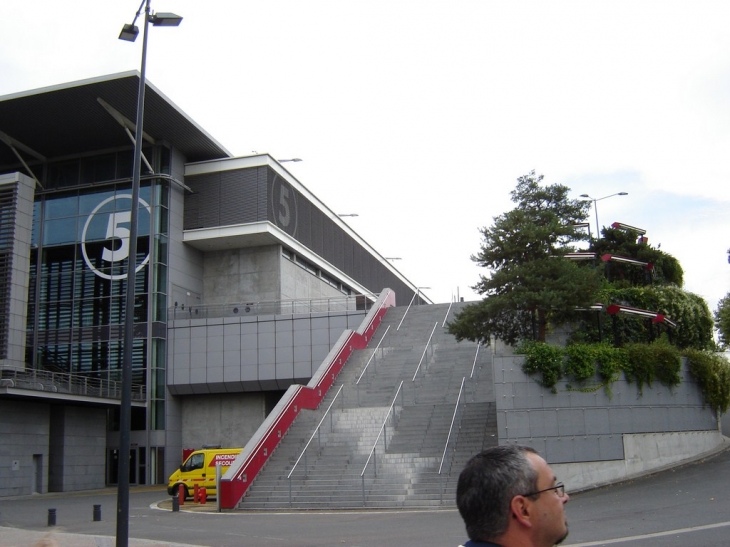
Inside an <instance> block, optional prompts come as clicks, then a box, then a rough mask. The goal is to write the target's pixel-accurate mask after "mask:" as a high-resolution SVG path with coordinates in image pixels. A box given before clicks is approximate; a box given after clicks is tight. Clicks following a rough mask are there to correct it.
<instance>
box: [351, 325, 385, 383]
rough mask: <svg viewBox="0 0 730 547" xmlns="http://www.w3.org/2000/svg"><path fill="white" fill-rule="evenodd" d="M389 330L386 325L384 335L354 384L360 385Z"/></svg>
mask: <svg viewBox="0 0 730 547" xmlns="http://www.w3.org/2000/svg"><path fill="white" fill-rule="evenodd" d="M389 330H390V325H388V328H387V329H385V333H384V334H383V336H382V338H381V339H380V342H378V345H377V346H375V350H374V351H373V354H372V355H371V356H370V359H368V362H367V363H366V364H365V367H364V368H363V369H362V372H361V373H360V376H359V377H358V379H357V381H356V382H355V384H359V383H360V380H362V377H363V376H364V375H365V371H366V370H367V369H368V367H369V366H370V361H372V360H373V358H374V357H375V353H376V352H377V351H378V349H379V348H380V344H382V343H383V340H385V337H386V335H387V334H388V331H389Z"/></svg>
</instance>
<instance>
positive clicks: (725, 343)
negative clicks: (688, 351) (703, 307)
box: [715, 251, 730, 349]
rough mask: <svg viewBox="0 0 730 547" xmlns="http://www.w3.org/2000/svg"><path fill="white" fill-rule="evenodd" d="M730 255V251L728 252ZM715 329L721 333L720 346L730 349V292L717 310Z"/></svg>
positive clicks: (718, 305)
mask: <svg viewBox="0 0 730 547" xmlns="http://www.w3.org/2000/svg"><path fill="white" fill-rule="evenodd" d="M728 254H730V251H728ZM715 327H717V330H718V332H719V333H720V336H719V338H720V345H721V346H722V347H723V348H724V349H729V348H730V292H729V293H727V294H726V295H725V298H722V299H720V302H718V304H717V309H716V310H715Z"/></svg>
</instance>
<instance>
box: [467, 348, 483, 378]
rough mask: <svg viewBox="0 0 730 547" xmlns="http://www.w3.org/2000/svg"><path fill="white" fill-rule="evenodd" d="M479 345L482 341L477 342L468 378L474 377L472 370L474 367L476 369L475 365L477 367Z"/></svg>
mask: <svg viewBox="0 0 730 547" xmlns="http://www.w3.org/2000/svg"><path fill="white" fill-rule="evenodd" d="M480 347H482V343H481V342H479V343H478V344H477V351H476V353H475V354H474V364H473V365H472V366H471V374H470V375H469V378H470V379H471V378H474V370H475V369H476V367H477V357H479V348H480Z"/></svg>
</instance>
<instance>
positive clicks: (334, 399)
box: [286, 384, 345, 479]
mask: <svg viewBox="0 0 730 547" xmlns="http://www.w3.org/2000/svg"><path fill="white" fill-rule="evenodd" d="M343 387H345V385H344V384H342V385H341V386H340V389H338V390H337V393H336V394H335V396H334V398H333V399H332V402H331V403H330V404H329V406H328V407H327V410H325V412H324V415H323V416H322V419H321V420H320V421H319V423H318V424H317V427H316V428H314V432H313V433H312V436H311V437H309V440H308V441H307V444H306V445H305V446H304V450H302V452H301V454H299V457H298V458H297V461H296V462H294V465H293V466H292V468H291V471H289V474H288V475H287V476H286V478H287V479H290V478H291V476H292V473H294V469H296V467H297V465H298V464H299V460H301V459H302V456H304V453H305V452H306V451H307V448H309V445H310V444H311V442H312V441H313V440H314V436H315V435H317V434H318V433H319V430H320V427H321V426H322V423H323V422H324V419H325V418H326V417H327V415H328V414H329V411H330V410H331V409H332V405H334V404H335V401H336V400H337V397H339V396H340V393H341V392H342V388H343ZM331 419H332V417H331V415H330V420H331ZM331 424H332V423H331V421H330V425H331ZM318 438H319V439H320V440H321V436H320V437H318ZM306 467H307V466H306V465H305V466H304V474H305V475H306V474H307V469H306Z"/></svg>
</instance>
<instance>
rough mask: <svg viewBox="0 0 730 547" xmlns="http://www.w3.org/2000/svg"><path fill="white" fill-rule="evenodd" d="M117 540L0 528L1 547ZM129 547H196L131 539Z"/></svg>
mask: <svg viewBox="0 0 730 547" xmlns="http://www.w3.org/2000/svg"><path fill="white" fill-rule="evenodd" d="M115 545H116V538H114V537H110V536H95V535H86V534H67V533H64V532H56V531H54V530H48V531H43V532H34V531H30V530H21V529H19V528H5V527H1V526H0V547H114V546H115ZM129 547H196V546H192V545H189V544H185V543H170V542H166V541H164V542H163V541H152V540H147V539H134V538H129Z"/></svg>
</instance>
